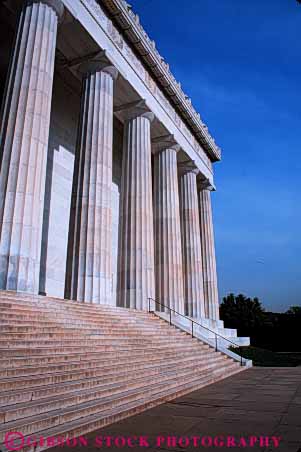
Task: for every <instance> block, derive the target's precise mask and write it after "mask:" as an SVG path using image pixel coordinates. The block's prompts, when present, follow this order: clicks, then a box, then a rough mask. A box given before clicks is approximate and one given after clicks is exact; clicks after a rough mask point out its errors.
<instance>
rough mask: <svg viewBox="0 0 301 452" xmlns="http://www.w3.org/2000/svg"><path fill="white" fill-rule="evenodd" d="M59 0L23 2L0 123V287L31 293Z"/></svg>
mask: <svg viewBox="0 0 301 452" xmlns="http://www.w3.org/2000/svg"><path fill="white" fill-rule="evenodd" d="M62 14H63V4H62V3H61V1H59V0H40V1H36V2H28V3H26V2H25V4H24V6H23V9H22V12H21V16H20V20H19V24H18V28H17V35H16V41H15V46H14V50H13V55H12V60H11V65H10V69H9V74H8V81H7V85H6V92H5V95H4V104H3V106H2V114H1V125H0V155H1V167H0V288H1V289H10V290H19V291H26V292H33V293H37V292H38V290H39V268H40V254H41V230H42V219H43V205H44V191H45V176H46V159H47V146H48V134H49V122H50V110H51V97H52V84H53V73H54V59H55V48H56V36H57V26H58V19H59V18H60V17H61V16H62Z"/></svg>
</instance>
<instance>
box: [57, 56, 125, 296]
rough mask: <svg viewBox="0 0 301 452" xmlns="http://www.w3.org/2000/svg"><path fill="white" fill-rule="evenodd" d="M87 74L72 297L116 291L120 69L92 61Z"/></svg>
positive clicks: (72, 238) (76, 180) (70, 261)
mask: <svg viewBox="0 0 301 452" xmlns="http://www.w3.org/2000/svg"><path fill="white" fill-rule="evenodd" d="M80 71H81V72H83V71H84V72H86V74H85V76H84V80H83V89H82V104H81V117H80V125H79V131H78V140H77V149H76V157H75V170H74V176H73V189H72V204H71V214H70V227H69V242H68V257H67V273H66V290H65V296H66V298H71V299H74V300H79V301H85V302H88V303H101V304H110V302H111V297H112V206H111V193H112V164H113V162H112V147H113V88H114V80H115V79H116V77H117V70H116V69H115V68H114V67H113V66H109V65H108V63H102V62H94V61H92V62H90V63H88V64H85V65H84V66H82V67H81V68H80Z"/></svg>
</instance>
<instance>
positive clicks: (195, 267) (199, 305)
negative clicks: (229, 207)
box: [180, 168, 205, 318]
mask: <svg viewBox="0 0 301 452" xmlns="http://www.w3.org/2000/svg"><path fill="white" fill-rule="evenodd" d="M181 172H182V173H183V174H182V175H181V176H180V213H181V231H182V250H183V251H182V252H183V266H184V300H185V312H186V314H187V315H188V316H190V317H194V318H200V317H204V313H205V311H204V288H203V272H202V249H201V238H200V220H199V208H198V193H197V181H196V176H197V173H198V170H193V169H189V168H188V169H186V170H185V169H182V171H181Z"/></svg>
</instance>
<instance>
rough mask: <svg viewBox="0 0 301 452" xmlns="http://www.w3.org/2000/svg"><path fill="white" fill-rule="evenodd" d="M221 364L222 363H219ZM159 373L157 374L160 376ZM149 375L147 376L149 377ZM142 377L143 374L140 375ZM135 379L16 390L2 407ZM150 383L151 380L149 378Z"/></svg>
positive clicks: (2, 398) (2, 396)
mask: <svg viewBox="0 0 301 452" xmlns="http://www.w3.org/2000/svg"><path fill="white" fill-rule="evenodd" d="M225 360H228V359H227V358H225V357H224V356H222V357H219V358H218V360H217V362H218V361H225ZM218 364H220V363H218ZM210 367H216V362H215V363H214V362H209V361H208V364H204V365H201V364H200V365H199V366H194V367H193V370H204V369H205V368H206V369H208V368H210ZM158 373H159V372H157V374H158ZM148 375H149V374H147V377H148ZM140 376H141V374H140ZM135 377H138V372H137V373H136V372H135ZM132 379H133V374H131V375H129V372H124V373H121V372H120V373H119V375H117V374H115V375H114V378H113V379H112V378H111V379H110V378H109V379H108V378H104V377H94V378H90V379H84V380H78V381H66V382H63V383H62V382H61V383H56V384H51V385H46V386H39V387H30V388H27V389H26V388H23V389H15V390H10V391H5V392H3V393H0V406H6V405H12V404H16V403H22V402H28V401H33V400H40V399H45V398H50V397H54V396H58V395H60V396H62V395H63V394H69V393H70V392H74V391H79V390H84V389H92V388H99V387H103V386H105V385H107V384H112V383H120V382H123V381H129V382H131V380H132ZM147 380H148V381H150V380H149V378H147Z"/></svg>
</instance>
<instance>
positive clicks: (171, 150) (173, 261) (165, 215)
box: [154, 145, 184, 314]
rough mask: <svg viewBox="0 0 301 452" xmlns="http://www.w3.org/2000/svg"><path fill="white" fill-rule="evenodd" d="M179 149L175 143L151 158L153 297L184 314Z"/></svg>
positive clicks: (158, 151)
mask: <svg viewBox="0 0 301 452" xmlns="http://www.w3.org/2000/svg"><path fill="white" fill-rule="evenodd" d="M179 149H180V148H179V146H177V145H175V146H170V147H168V148H165V149H164V148H163V149H162V150H160V149H159V150H157V151H156V154H155V157H154V216H155V276H156V299H157V300H158V301H159V302H160V303H162V304H164V305H166V306H169V307H171V308H172V309H174V310H176V311H177V312H180V313H181V314H184V293H183V265H182V249H181V225H180V207H179V189H178V170H177V152H178V151H179ZM158 309H159V310H164V309H160V307H159V308H158Z"/></svg>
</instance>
